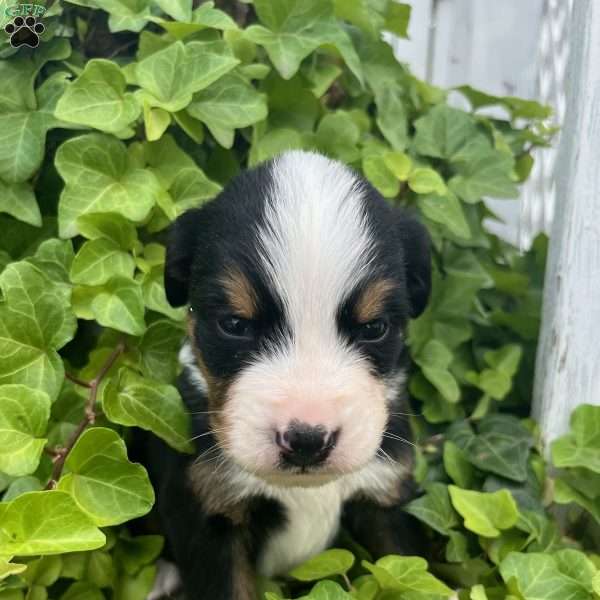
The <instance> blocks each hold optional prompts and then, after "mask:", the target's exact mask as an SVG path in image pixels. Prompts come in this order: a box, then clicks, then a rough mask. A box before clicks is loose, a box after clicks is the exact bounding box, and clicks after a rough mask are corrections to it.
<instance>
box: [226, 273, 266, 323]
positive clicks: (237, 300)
mask: <svg viewBox="0 0 600 600" xmlns="http://www.w3.org/2000/svg"><path fill="white" fill-rule="evenodd" d="M221 283H222V284H223V287H224V289H225V294H226V295H227V300H228V301H229V304H230V305H231V308H232V309H233V311H234V312H235V314H236V315H237V316H238V317H242V318H244V319H253V318H254V317H255V316H256V312H257V299H256V292H255V291H254V288H253V287H252V285H251V284H250V282H249V281H248V278H247V277H246V276H245V275H244V274H243V273H242V272H241V271H239V270H237V269H230V270H228V271H227V273H226V274H225V275H224V276H223V277H222V279H221Z"/></svg>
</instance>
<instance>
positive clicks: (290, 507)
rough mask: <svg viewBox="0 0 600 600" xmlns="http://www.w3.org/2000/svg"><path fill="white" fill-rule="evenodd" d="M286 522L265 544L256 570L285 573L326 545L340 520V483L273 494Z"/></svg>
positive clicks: (286, 490) (282, 490)
mask: <svg viewBox="0 0 600 600" xmlns="http://www.w3.org/2000/svg"><path fill="white" fill-rule="evenodd" d="M273 495H274V496H275V497H276V498H277V499H278V500H279V501H280V502H281V503H282V504H283V506H284V508H285V513H286V518H287V522H286V524H285V526H283V527H282V528H281V529H280V530H278V531H277V532H276V533H275V534H274V535H273V536H272V537H270V538H269V539H268V541H267V543H266V547H265V548H264V550H263V552H262V554H261V556H260V557H259V561H258V571H259V572H260V573H261V574H262V575H265V576H267V577H270V576H272V575H274V574H280V573H286V572H287V571H289V570H290V569H292V568H293V567H295V566H297V565H298V564H300V563H302V562H304V561H305V560H307V559H308V558H310V557H311V556H313V555H315V554H318V553H319V552H321V551H322V550H324V549H325V548H327V547H328V546H329V545H330V544H331V542H332V541H333V538H334V537H335V535H336V533H337V531H338V528H339V523H340V516H341V510H342V502H343V490H342V488H341V486H340V483H339V482H335V481H334V482H332V483H329V484H327V485H324V486H321V487H317V488H299V487H298V488H289V489H281V490H278V491H277V492H276V493H274V494H273Z"/></svg>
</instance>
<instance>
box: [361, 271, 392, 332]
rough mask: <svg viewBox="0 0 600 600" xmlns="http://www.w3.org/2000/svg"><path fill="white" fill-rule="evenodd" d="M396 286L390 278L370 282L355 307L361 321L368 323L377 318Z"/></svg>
mask: <svg viewBox="0 0 600 600" xmlns="http://www.w3.org/2000/svg"><path fill="white" fill-rule="evenodd" d="M394 288H395V285H394V284H393V282H391V281H390V280H389V279H378V280H377V281H374V282H372V283H370V284H369V285H368V286H367V288H366V289H365V290H364V291H363V293H362V294H361V295H360V297H359V299H358V302H357V303H356V306H355V308H354V314H355V317H356V319H357V320H358V322H359V323H368V322H369V321H372V320H373V319H376V318H377V317H378V316H379V315H380V314H381V312H382V311H383V307H384V305H385V301H386V299H387V297H388V295H389V294H390V292H392V291H393V290H394Z"/></svg>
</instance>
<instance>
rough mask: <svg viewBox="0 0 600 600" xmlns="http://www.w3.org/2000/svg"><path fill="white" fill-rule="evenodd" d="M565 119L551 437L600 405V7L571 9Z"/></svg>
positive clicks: (549, 315)
mask: <svg viewBox="0 0 600 600" xmlns="http://www.w3.org/2000/svg"><path fill="white" fill-rule="evenodd" d="M572 31H573V32H576V35H574V36H573V37H572V41H571V44H572V46H571V56H570V58H569V64H568V68H567V106H568V110H567V115H566V122H565V125H564V129H563V135H562V138H561V147H560V150H559V158H558V163H557V164H558V166H557V183H556V186H557V199H558V203H559V206H558V207H557V210H556V213H555V217H554V224H553V229H552V235H551V238H550V255H549V264H548V267H547V272H546V284H545V290H544V311H543V319H542V334H541V338H540V345H539V348H538V359H537V371H536V381H535V398H534V416H535V417H536V418H537V419H538V420H539V421H540V423H541V425H542V431H543V432H544V433H545V437H546V439H547V440H548V441H549V440H552V439H554V438H555V437H556V436H558V435H560V434H562V433H563V432H564V431H565V430H566V428H567V426H568V416H569V414H570V412H571V410H572V409H573V408H574V407H575V406H577V405H578V404H581V403H591V404H600V168H599V167H600V165H599V164H598V159H599V154H598V148H599V147H600V69H598V65H600V2H598V0H577V2H575V3H574V7H573V22H572Z"/></svg>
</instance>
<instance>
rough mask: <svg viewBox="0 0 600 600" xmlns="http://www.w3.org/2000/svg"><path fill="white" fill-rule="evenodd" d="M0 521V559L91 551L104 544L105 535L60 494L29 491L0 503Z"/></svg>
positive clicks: (67, 496)
mask: <svg viewBox="0 0 600 600" xmlns="http://www.w3.org/2000/svg"><path fill="white" fill-rule="evenodd" d="M25 515H27V517H26V518H24V517H25ZM0 522H1V523H2V527H1V528H0V556H36V555H39V554H45V555H50V554H61V553H63V552H75V551H80V550H94V549H95V548H99V547H100V546H102V545H103V544H104V542H105V537H104V534H103V533H102V532H101V531H100V530H99V529H97V528H96V527H95V526H94V524H93V523H92V522H91V520H90V519H89V517H87V516H86V515H85V514H84V513H83V512H81V510H79V508H78V507H77V505H76V504H75V501H74V500H73V499H72V498H71V496H69V494H66V493H65V492H61V491H50V492H28V493H27V494H22V495H21V496H19V497H18V498H15V499H14V500H12V501H11V502H8V503H0Z"/></svg>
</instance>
